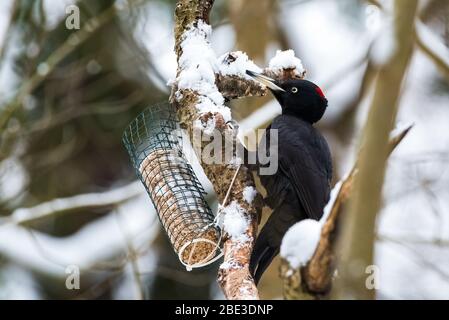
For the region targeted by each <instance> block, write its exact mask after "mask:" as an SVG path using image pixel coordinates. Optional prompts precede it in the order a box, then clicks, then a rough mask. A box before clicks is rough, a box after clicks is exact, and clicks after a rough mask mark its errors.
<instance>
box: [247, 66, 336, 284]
mask: <svg viewBox="0 0 449 320" xmlns="http://www.w3.org/2000/svg"><path fill="white" fill-rule="evenodd" d="M253 76H254V75H253ZM254 77H255V78H256V79H257V75H256V76H254ZM268 79H269V78H268ZM263 81H265V82H266V81H267V78H266V77H264V78H263ZM271 81H273V83H274V85H273V86H272V87H271V86H268V85H267V86H268V87H270V90H271V91H272V92H273V94H274V95H275V97H276V99H277V100H278V101H279V103H280V104H281V107H282V115H280V116H278V117H277V118H276V119H274V121H273V123H272V124H271V125H270V127H269V128H268V129H267V132H266V135H267V136H269V131H270V130H276V131H277V134H278V154H277V156H278V161H279V169H278V171H277V172H276V173H275V174H274V175H266V176H263V175H261V176H260V179H261V182H262V184H263V185H264V187H265V189H266V190H267V197H266V198H265V203H266V204H267V205H269V206H270V207H271V208H272V209H273V213H272V214H271V216H270V218H269V219H268V221H267V223H266V224H265V226H264V227H263V228H262V230H261V232H260V234H259V236H258V238H257V240H256V244H255V246H254V249H253V252H252V256H251V261H250V271H251V273H252V275H253V277H254V280H255V281H256V283H258V282H259V280H260V277H261V276H262V274H263V272H264V271H265V270H266V268H267V267H268V266H269V264H270V263H271V261H272V260H273V258H274V257H275V256H276V255H277V254H278V253H279V248H280V245H281V242H282V238H283V236H284V234H285V233H286V232H287V230H288V229H289V228H290V227H291V226H292V225H293V224H295V223H296V222H298V221H300V220H303V219H307V218H309V219H315V220H319V219H320V218H321V216H322V215H323V209H324V207H325V205H326V203H327V201H328V199H329V194H330V181H331V179H332V160H331V155H330V152H329V148H328V145H327V143H326V140H325V139H324V138H323V136H322V135H321V134H320V132H319V131H318V130H317V129H315V128H314V127H313V123H314V122H316V121H318V120H319V119H321V117H322V116H323V114H324V111H325V109H326V107H327V100H326V98H324V95H323V94H322V91H321V89H319V87H318V86H316V85H315V84H313V83H311V82H309V81H305V80H290V81H288V82H284V83H279V82H276V81H274V80H271ZM265 82H264V83H265Z"/></svg>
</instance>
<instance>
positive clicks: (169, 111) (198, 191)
mask: <svg viewBox="0 0 449 320" xmlns="http://www.w3.org/2000/svg"><path fill="white" fill-rule="evenodd" d="M181 133H182V131H181V128H180V126H179V122H178V119H177V116H176V111H175V110H174V108H173V107H172V106H171V105H170V104H169V103H161V104H156V105H154V106H151V107H149V108H147V109H146V110H144V111H143V112H142V113H141V114H139V116H138V117H137V118H136V119H134V120H133V121H132V122H131V124H130V125H129V126H128V128H127V129H126V130H125V132H124V134H123V143H124V145H125V147H126V149H127V150H128V153H129V156H130V158H131V161H132V164H133V166H134V168H135V170H136V173H137V175H138V177H139V178H140V180H141V181H142V183H143V185H144V186H145V188H146V190H147V192H148V195H149V196H150V199H151V201H152V202H153V205H154V207H155V208H156V211H157V214H158V216H159V219H160V221H161V223H162V226H163V227H164V229H165V231H166V233H167V235H168V238H169V240H170V242H171V244H172V246H173V249H174V250H175V252H176V254H177V255H178V257H179V260H180V261H181V263H182V264H184V265H185V266H186V267H187V268H188V269H189V268H195V267H201V266H204V265H207V264H209V263H211V262H213V261H215V260H216V259H218V258H219V256H220V252H221V250H220V246H219V244H220V237H221V233H220V229H219V227H218V226H217V224H216V223H214V214H213V213H212V210H211V209H210V207H209V205H208V204H207V202H206V200H205V194H206V193H205V191H204V189H203V187H202V185H201V183H200V181H199V180H198V178H197V176H196V174H195V172H194V171H193V169H192V166H191V165H190V164H189V162H188V161H187V160H186V157H185V156H184V152H183V150H182V134H181Z"/></svg>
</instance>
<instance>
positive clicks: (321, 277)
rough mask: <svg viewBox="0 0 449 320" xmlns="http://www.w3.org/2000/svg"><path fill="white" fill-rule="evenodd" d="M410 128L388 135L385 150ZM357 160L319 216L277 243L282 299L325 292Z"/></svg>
mask: <svg viewBox="0 0 449 320" xmlns="http://www.w3.org/2000/svg"><path fill="white" fill-rule="evenodd" d="M411 128H412V126H408V127H407V128H405V129H402V130H401V131H400V132H399V133H397V134H396V135H393V136H392V137H391V138H390V141H389V145H388V146H389V154H391V152H393V150H394V149H395V148H396V147H397V146H398V145H399V143H400V142H401V141H402V140H403V139H404V137H405V136H406V135H407V133H408V132H409V131H410V129H411ZM357 162H358V160H357ZM357 162H356V163H355V165H354V167H353V168H352V169H351V171H350V172H349V174H348V175H347V176H346V177H344V178H343V179H342V180H341V181H340V182H338V183H337V184H336V185H335V186H334V188H333V190H332V192H331V197H330V200H329V202H328V204H327V205H326V207H325V208H324V214H323V217H322V218H321V220H320V221H319V222H318V221H313V220H303V221H300V222H298V223H297V224H295V225H293V226H292V227H291V228H290V229H289V231H288V232H287V233H286V235H285V237H284V239H283V241H282V246H281V258H282V263H281V269H280V271H281V277H282V279H283V282H284V296H285V298H286V299H317V298H321V297H323V296H327V295H328V294H329V292H330V289H331V286H332V277H333V274H334V271H335V265H334V258H335V241H334V238H335V233H336V227H337V225H338V223H339V220H340V216H341V211H342V205H343V204H344V203H345V202H346V201H347V200H348V198H349V197H350V195H351V191H352V185H353V180H354V177H355V175H356V174H357V167H358V166H357Z"/></svg>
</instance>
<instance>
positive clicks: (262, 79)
mask: <svg viewBox="0 0 449 320" xmlns="http://www.w3.org/2000/svg"><path fill="white" fill-rule="evenodd" d="M246 74H247V75H249V76H250V77H252V78H254V79H255V80H257V81H259V82H260V83H262V84H264V85H266V86H267V87H268V88H269V89H271V90H272V91H278V92H279V91H282V92H285V90H284V89H282V88H281V87H279V86H278V85H277V84H276V80H274V79H271V78H270V77H267V76H264V75H263V74H260V73H257V72H254V71H250V70H246Z"/></svg>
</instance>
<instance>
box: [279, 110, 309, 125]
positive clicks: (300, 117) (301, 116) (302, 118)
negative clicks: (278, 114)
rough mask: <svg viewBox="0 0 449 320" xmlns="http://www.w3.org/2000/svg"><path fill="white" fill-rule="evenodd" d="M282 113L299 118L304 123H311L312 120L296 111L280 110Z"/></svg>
mask: <svg viewBox="0 0 449 320" xmlns="http://www.w3.org/2000/svg"><path fill="white" fill-rule="evenodd" d="M282 115H284V116H288V117H293V118H296V119H299V120H301V121H302V122H304V123H305V124H309V125H313V121H310V119H308V118H307V117H306V116H303V115H300V114H297V113H294V112H291V111H290V112H289V110H284V111H282Z"/></svg>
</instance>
